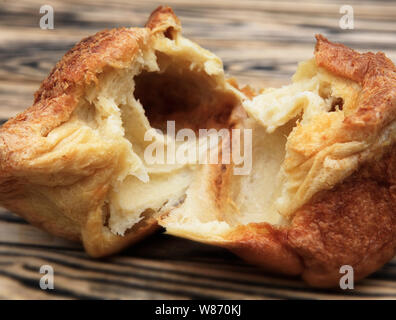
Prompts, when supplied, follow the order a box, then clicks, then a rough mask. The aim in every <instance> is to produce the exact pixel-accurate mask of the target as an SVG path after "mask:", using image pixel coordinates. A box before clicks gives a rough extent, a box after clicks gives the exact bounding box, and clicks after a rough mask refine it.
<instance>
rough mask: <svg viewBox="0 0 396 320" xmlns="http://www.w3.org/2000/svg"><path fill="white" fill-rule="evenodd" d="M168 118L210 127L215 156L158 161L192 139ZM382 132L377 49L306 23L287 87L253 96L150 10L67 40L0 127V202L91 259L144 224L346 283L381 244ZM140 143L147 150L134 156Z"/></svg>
mask: <svg viewBox="0 0 396 320" xmlns="http://www.w3.org/2000/svg"><path fill="white" fill-rule="evenodd" d="M172 123H173V124H175V127H174V129H175V130H177V131H179V130H181V129H187V130H188V131H185V132H188V133H191V134H195V135H199V133H200V132H201V130H202V129H214V132H215V133H216V134H218V138H219V139H218V140H215V145H216V146H218V147H219V148H218V151H217V154H216V155H217V160H219V159H220V158H221V159H223V158H222V157H223V156H224V155H226V156H225V158H226V159H227V155H228V156H230V161H228V162H227V161H225V162H224V161H219V163H217V162H210V161H209V162H208V161H206V162H205V161H204V162H203V163H199V162H197V159H195V158H194V159H191V158H188V157H183V161H178V160H180V159H178V158H180V154H177V153H176V155H178V156H177V157H176V158H177V159H175V158H174V157H173V158H172V157H171V161H169V158H168V155H171V154H172V152H173V151H174V150H175V149H176V148H178V147H180V146H183V148H184V149H182V150H184V151H186V150H190V151H191V150H193V149H194V150H195V148H197V146H196V145H195V144H188V143H185V142H184V140H183V139H178V138H177V137H176V139H175V138H174V136H173V138H172V134H170V132H169V124H172ZM153 129H159V130H161V131H158V130H153ZM224 130H225V131H224ZM165 131H166V132H165ZM219 132H222V133H224V132H225V133H227V134H219ZM148 133H150V135H149V136H147V135H148ZM182 137H186V136H185V135H184V136H182ZM206 139H207V136H202V137H201V136H199V139H198V142H202V141H206ZM395 140H396V68H395V66H394V64H393V63H392V62H391V61H390V60H389V59H387V58H386V57H385V55H384V54H383V53H377V54H373V53H364V54H360V53H357V52H355V51H353V50H352V49H349V48H347V47H345V46H343V45H340V44H334V43H331V42H329V41H328V40H327V39H326V38H324V37H323V36H320V35H319V36H317V44H316V48H315V57H314V58H313V59H311V60H309V61H306V62H302V63H301V64H300V65H299V67H298V69H297V72H296V74H295V75H294V77H293V82H292V84H290V85H288V86H284V87H281V88H267V89H264V90H262V91H261V92H260V93H259V94H255V93H253V91H252V90H250V89H239V88H238V86H237V85H236V83H235V82H234V81H231V80H226V79H225V77H224V71H223V68H222V63H221V60H220V59H219V58H217V57H216V56H215V55H213V54H212V53H210V52H208V51H206V50H204V49H202V48H201V47H199V46H198V45H197V44H195V43H193V42H191V41H189V40H187V39H186V38H184V37H183V36H182V35H181V26H180V23H179V21H178V19H177V17H176V16H175V15H174V13H173V12H172V10H171V9H170V8H167V7H166V8H164V7H160V8H158V9H157V10H156V11H154V12H153V13H152V15H151V17H150V19H149V21H148V23H147V24H146V27H145V28H131V29H126V28H121V29H114V30H110V31H102V32H99V33H97V34H96V35H94V36H92V37H89V38H86V39H84V40H82V41H81V42H80V43H79V44H77V45H76V46H75V47H74V48H73V49H71V50H70V51H69V52H68V53H67V54H66V55H65V56H64V57H63V59H62V60H61V61H60V62H59V63H58V64H57V65H56V66H55V68H54V69H53V71H52V72H51V74H50V75H49V76H48V78H47V79H46V80H45V81H44V82H43V83H42V85H41V87H40V89H39V90H38V91H37V92H36V94H35V101H34V104H33V106H32V107H30V108H28V109H27V110H26V111H25V112H23V113H21V114H19V115H18V116H16V117H15V118H13V119H10V120H9V121H8V122H7V123H6V124H4V125H3V127H2V128H1V129H0V203H1V205H3V206H5V207H7V208H9V209H10V210H12V211H14V212H16V213H18V214H20V215H21V216H23V217H24V218H26V219H27V220H28V221H30V222H31V223H32V224H35V225H37V226H39V227H41V228H44V229H46V230H47V231H49V232H51V233H53V234H56V235H60V236H63V237H66V238H70V239H75V240H80V241H82V242H83V244H84V247H85V249H86V251H87V252H88V254H90V255H92V256H104V255H108V254H111V253H115V252H117V251H119V250H120V249H122V248H124V247H125V246H127V245H129V244H131V243H133V242H136V241H138V240H139V239H141V238H142V237H144V236H146V235H147V234H149V233H151V232H153V231H154V230H155V229H156V228H157V227H158V224H159V225H161V226H163V227H165V229H166V231H167V232H168V233H170V234H173V235H176V236H180V237H184V238H189V239H192V240H196V241H200V242H204V243H208V244H212V245H218V246H221V247H225V248H227V249H230V250H231V251H233V252H235V253H236V254H237V255H239V256H241V257H242V258H244V259H245V260H247V261H249V262H251V263H253V264H256V265H259V266H261V267H263V268H264V269H267V270H270V271H274V272H278V273H284V274H288V275H301V276H302V277H303V279H304V280H306V281H307V282H308V283H309V284H311V285H313V286H322V287H330V286H336V285H338V282H339V279H340V277H341V276H342V274H340V267H341V266H343V265H350V266H352V267H353V268H354V276H355V280H358V279H361V278H363V277H365V276H367V275H368V274H370V273H372V272H374V271H375V270H377V269H378V268H380V267H381V266H382V265H383V264H384V263H386V262H387V261H388V260H390V259H391V258H392V257H393V256H394V254H395V248H396V210H395V207H396V145H395ZM220 141H221V143H220ZM153 142H154V145H155V146H156V147H158V149H156V150H162V151H163V152H164V154H166V156H164V155H163V159H165V158H166V160H164V161H163V162H155V161H154V162H150V161H148V160H147V157H146V155H147V154H146V152H147V150H151V151H152V147H153ZM234 142H235V144H234ZM238 147H240V148H238ZM239 149H242V150H243V152H242V153H243V156H244V157H245V158H244V160H245V162H244V163H241V161H240V160H241V159H240V157H239V156H240V154H238V152H239ZM234 151H238V152H234ZM250 155H251V157H250ZM172 160H173V161H172ZM250 160H251V162H250ZM242 167H243V168H242ZM242 169H243V170H242Z"/></svg>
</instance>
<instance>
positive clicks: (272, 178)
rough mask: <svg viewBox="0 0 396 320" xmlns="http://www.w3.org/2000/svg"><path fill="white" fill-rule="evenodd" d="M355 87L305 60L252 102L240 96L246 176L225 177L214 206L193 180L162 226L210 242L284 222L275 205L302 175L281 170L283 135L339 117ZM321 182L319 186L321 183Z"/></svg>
mask: <svg viewBox="0 0 396 320" xmlns="http://www.w3.org/2000/svg"><path fill="white" fill-rule="evenodd" d="M359 90H360V88H359V86H358V85H357V84H353V83H348V82H347V81H346V80H343V79H340V78H337V77H335V76H332V75H330V74H329V73H328V72H326V71H324V70H322V69H319V68H317V67H316V64H315V62H314V61H313V60H311V61H308V62H305V63H301V64H300V66H299V68H298V71H297V72H296V74H295V76H294V78H293V83H292V84H290V85H287V86H284V87H281V88H269V89H266V90H264V92H263V93H262V94H260V95H258V96H256V97H255V98H254V99H253V100H245V102H244V104H243V106H244V109H245V110H246V111H247V113H248V115H249V118H248V119H246V120H244V121H243V124H241V126H242V127H244V128H245V129H246V128H249V129H252V170H251V172H250V174H249V175H240V176H237V175H233V174H230V175H229V177H228V178H227V179H229V180H228V181H227V185H228V186H229V187H228V188H226V189H227V190H226V191H225V194H223V195H222V200H221V202H222V205H220V206H219V205H218V204H217V203H216V200H214V199H212V200H208V199H210V191H207V190H208V189H209V188H210V187H208V186H207V185H206V184H205V182H201V181H200V180H199V179H195V181H194V182H193V183H192V184H191V186H190V188H189V190H188V191H187V197H186V200H185V201H184V203H183V205H182V206H180V207H179V208H177V209H176V210H174V211H173V212H172V214H171V215H168V216H167V217H166V218H165V219H164V221H163V222H162V224H163V225H164V226H166V228H167V230H168V232H170V233H172V234H175V235H180V236H183V237H189V238H192V239H195V240H200V241H209V242H210V241H214V240H216V239H217V240H218V241H222V240H224V239H225V238H226V237H225V235H226V234H227V232H229V231H231V230H232V228H234V227H236V226H238V225H241V224H248V223H251V222H256V223H259V222H268V223H271V224H278V225H279V224H285V223H288V219H287V215H285V214H284V213H283V212H282V210H280V207H282V205H283V209H285V207H286V210H285V212H287V209H288V207H290V208H291V207H292V206H293V203H291V202H292V201H291V199H292V197H293V195H294V194H295V193H296V192H298V190H299V189H298V186H299V184H302V183H303V182H304V181H305V178H306V175H307V173H306V171H303V170H301V171H299V169H298V168H297V169H296V170H294V171H293V172H292V173H289V172H286V171H285V166H286V165H285V159H286V158H287V157H289V158H290V157H291V156H290V153H291V150H293V145H292V144H293V143H294V141H290V140H291V139H289V138H290V137H291V136H293V135H294V134H295V133H296V131H297V127H298V130H299V131H304V130H305V131H306V133H307V134H310V132H309V130H310V126H311V125H312V123H315V122H316V121H317V119H318V118H322V117H328V116H329V117H333V116H334V117H335V118H337V119H338V118H342V119H343V117H344V115H345V114H346V113H348V112H351V110H353V108H354V107H355V105H354V103H355V98H356V96H355V95H356V93H357V92H358V91H359ZM288 161H289V160H288ZM308 162H309V161H308ZM305 163H306V164H309V163H307V162H305ZM338 166H339V165H338ZM205 171H208V169H205V168H201V172H202V176H205V177H210V174H205ZM209 179H210V178H209ZM321 183H322V185H320V184H319V185H320V187H322V188H324V187H323V184H325V183H326V181H322V182H321ZM326 187H327V186H326ZM200 197H204V198H205V201H204V199H200ZM211 201H212V202H211ZM299 205H301V203H300V204H299Z"/></svg>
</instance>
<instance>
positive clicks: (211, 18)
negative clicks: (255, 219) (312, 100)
mask: <svg viewBox="0 0 396 320" xmlns="http://www.w3.org/2000/svg"><path fill="white" fill-rule="evenodd" d="M166 3H167V4H168V5H170V6H172V7H173V8H174V10H175V12H176V13H177V15H178V16H179V17H180V19H181V21H182V24H183V30H184V31H183V32H184V34H185V35H186V36H187V37H189V38H191V39H193V40H195V41H197V42H198V43H199V44H201V45H202V46H204V47H206V48H208V49H210V50H211V51H213V52H215V53H216V54H217V55H219V56H220V57H221V58H222V59H223V62H224V66H225V70H226V72H227V73H228V75H230V76H235V77H237V78H238V80H239V81H240V82H242V83H244V84H246V83H249V84H251V85H252V86H254V87H256V88H261V87H264V86H279V85H282V84H285V83H288V82H289V81H290V80H289V79H290V76H291V75H292V74H293V72H294V70H295V69H296V66H297V63H298V62H299V61H303V60H306V59H309V58H310V57H312V52H313V46H314V34H315V33H323V34H325V35H326V36H328V37H329V38H330V39H331V40H332V41H338V42H342V43H344V44H346V45H348V46H351V47H353V48H355V49H358V50H362V51H367V50H370V51H384V52H385V53H386V54H387V55H388V56H389V57H390V58H391V59H393V60H394V61H396V46H395V43H396V33H395V30H396V4H395V2H394V1H367V0H363V1H348V4H350V5H352V6H353V9H354V14H355V29H354V30H341V29H340V28H339V24H338V23H339V19H340V17H341V15H342V14H340V13H339V9H340V6H341V5H343V4H345V1H343V0H340V1H339V0H337V1H324V0H320V1H301V2H299V3H297V2H296V1H253V0H248V1H236V0H235V1H234V0H233V1H230V0H217V1H213V0H200V1H186V0H169V1H167V2H166ZM43 4H50V5H52V6H53V8H54V10H55V29H54V30H41V29H40V28H39V19H40V13H39V8H40V6H41V5H43ZM159 4H163V3H159V2H157V1H151V0H148V1H146V0H144V1H131V0H117V1H108V0H106V1H105V0H96V1H88V0H78V1H77V0H71V1H62V0H46V1H38V0H23V1H21V0H18V1H12V0H0V121H1V122H4V121H5V120H6V119H7V118H9V117H12V116H14V115H15V114H17V113H18V112H20V111H22V110H23V109H25V108H26V107H28V106H29V105H30V104H31V103H32V100H33V93H34V91H35V90H36V89H37V88H38V86H39V84H40V82H41V81H42V80H43V79H44V78H45V77H46V75H47V74H48V72H49V71H50V69H51V68H52V66H53V65H54V64H55V63H56V62H57V61H58V60H59V59H60V58H61V57H62V55H63V54H64V53H65V52H66V51H67V50H68V49H69V48H71V47H72V46H73V45H74V44H75V43H76V42H77V41H79V40H80V39H81V38H82V37H85V36H88V35H91V34H93V33H95V32H97V31H99V30H101V29H104V28H113V27H119V26H143V25H144V23H145V21H146V19H147V17H148V15H149V14H150V12H151V11H152V10H153V9H155V8H156V7H157V6H158V5H159ZM44 264H49V265H51V266H53V268H54V271H55V290H47V291H44V290H41V289H40V288H39V279H40V277H41V276H42V275H41V274H40V273H39V268H40V266H41V265H44ZM0 298H2V299H159V298H162V299H175V298H180V299H194V298H230V299H279V298H280V299H286V298H309V299H334V298H339V299H357V298H359V299H369V298H374V299H396V259H394V260H393V261H391V262H390V263H388V264H387V265H386V266H384V267H383V268H382V269H381V270H379V271H378V272H376V273H375V274H374V275H372V276H370V277H369V278H367V279H365V280H364V281H362V282H360V283H359V284H357V285H356V287H355V289H354V290H350V291H337V290H313V289H311V288H308V287H307V286H306V285H305V284H304V283H303V282H302V281H301V280H299V279H296V278H284V277H279V276H276V275H270V274H266V273H263V272H262V271H260V270H259V269H257V268H255V267H253V266H249V265H247V264H245V263H244V262H242V261H241V260H239V259H238V258H236V257H235V256H233V255H232V254H231V253H229V252H227V251H225V250H222V249H219V248H215V247H210V246H206V245H201V244H197V243H193V242H189V241H186V240H182V239H178V238H174V237H171V236H168V235H165V234H162V233H158V234H157V235H155V236H153V237H151V238H149V239H147V240H145V241H143V242H142V243H140V244H139V245H137V246H135V247H133V248H130V249H128V250H126V251H124V252H123V253H121V254H120V255H117V256H114V257H110V258H107V259H102V260H93V259H90V258H88V257H87V256H86V254H85V253H84V252H83V250H82V248H81V246H80V245H79V244H76V243H72V242H69V241H66V240H63V239H59V238H56V237H53V236H51V235H48V234H46V233H44V232H42V231H40V230H37V229H36V228H34V227H32V226H30V225H28V224H27V223H25V222H24V221H23V220H22V219H20V218H19V217H17V216H15V215H13V214H12V213H10V212H7V211H6V210H3V209H2V210H0Z"/></svg>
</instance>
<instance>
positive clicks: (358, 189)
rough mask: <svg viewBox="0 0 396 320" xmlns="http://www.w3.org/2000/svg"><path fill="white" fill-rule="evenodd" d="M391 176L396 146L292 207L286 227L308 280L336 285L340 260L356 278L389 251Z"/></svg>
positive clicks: (395, 225) (395, 217)
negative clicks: (345, 177) (293, 211)
mask: <svg viewBox="0 0 396 320" xmlns="http://www.w3.org/2000/svg"><path fill="white" fill-rule="evenodd" d="M395 176H396V146H395V147H393V149H392V151H391V152H389V153H388V154H387V155H386V156H385V157H384V158H383V159H377V161H375V162H373V163H369V164H366V165H365V166H364V167H362V168H361V169H360V170H359V171H358V172H357V173H356V174H354V175H353V176H351V177H350V178H349V179H347V180H346V181H344V182H343V183H341V184H340V185H338V186H336V187H335V188H334V189H332V190H329V191H322V192H320V193H319V194H317V195H316V197H315V198H314V199H313V200H312V201H311V202H310V203H309V204H307V205H305V206H303V207H302V208H301V209H299V210H298V211H297V213H296V215H295V217H294V218H293V221H292V225H291V227H290V229H287V230H285V233H286V235H287V242H288V244H289V245H290V246H291V247H292V248H293V249H294V250H295V252H296V253H297V254H298V255H299V256H300V257H301V258H302V260H303V262H304V271H303V273H302V276H303V278H304V279H305V280H306V281H307V282H308V283H310V284H311V285H314V286H324V287H328V286H334V285H337V284H338V281H339V279H340V276H341V275H340V273H339V270H340V267H341V266H342V265H351V266H352V267H353V269H354V277H355V280H358V279H361V278H363V277H365V276H367V275H368V274H370V273H372V272H374V271H376V270H377V269H378V268H380V267H381V266H382V265H383V264H384V263H386V262H387V261H389V260H390V259H391V258H392V257H393V256H394V254H395V250H396V210H395V207H396V197H395V196H394V191H392V190H394V188H395V186H396V185H395Z"/></svg>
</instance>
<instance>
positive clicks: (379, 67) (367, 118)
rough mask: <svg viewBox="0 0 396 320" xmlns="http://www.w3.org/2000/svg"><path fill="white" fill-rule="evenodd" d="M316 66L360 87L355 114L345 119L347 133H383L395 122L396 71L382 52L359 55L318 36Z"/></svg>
mask: <svg viewBox="0 0 396 320" xmlns="http://www.w3.org/2000/svg"><path fill="white" fill-rule="evenodd" d="M316 39H317V44H316V47H315V58H316V63H317V64H318V65H319V66H320V67H323V68H325V69H327V70H328V71H330V72H332V73H334V74H336V75H338V76H341V77H344V78H347V79H350V80H353V81H356V82H357V83H359V84H360V85H361V86H362V91H361V94H360V97H359V100H358V108H357V112H356V113H354V114H353V115H351V116H350V117H348V118H346V119H345V123H346V124H348V130H355V128H358V129H360V130H363V131H364V132H365V133H367V132H370V133H372V132H377V131H379V130H382V129H383V128H384V127H385V126H386V125H387V124H389V123H390V122H392V121H394V120H395V119H396V67H395V65H394V64H393V63H392V61H391V60H389V59H388V58H387V57H386V56H385V55H384V54H383V53H382V52H378V53H376V54H374V53H372V52H368V53H363V54H362V53H358V52H356V51H354V50H352V49H350V48H348V47H346V46H344V45H342V44H336V43H332V42H330V41H328V40H327V39H326V38H325V37H323V36H322V35H317V36H316Z"/></svg>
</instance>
